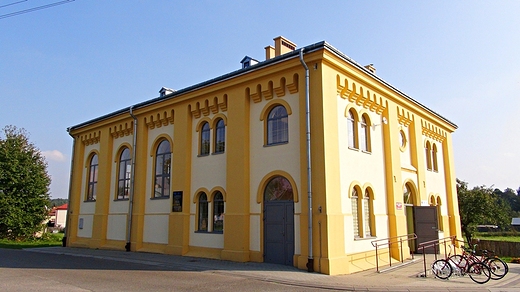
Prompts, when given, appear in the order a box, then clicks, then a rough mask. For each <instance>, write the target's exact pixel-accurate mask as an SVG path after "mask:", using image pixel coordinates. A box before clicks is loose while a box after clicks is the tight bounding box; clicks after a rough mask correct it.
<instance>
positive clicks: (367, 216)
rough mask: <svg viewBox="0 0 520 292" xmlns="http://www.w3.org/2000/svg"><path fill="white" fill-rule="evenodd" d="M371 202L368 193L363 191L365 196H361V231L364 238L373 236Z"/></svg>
mask: <svg viewBox="0 0 520 292" xmlns="http://www.w3.org/2000/svg"><path fill="white" fill-rule="evenodd" d="M372 208H373V206H372V200H371V199H370V192H369V191H368V190H365V195H364V196H363V221H364V224H363V231H364V234H365V237H372V236H374V230H373V229H374V228H373V227H372V226H373V222H374V218H373V215H374V212H373V210H372Z"/></svg>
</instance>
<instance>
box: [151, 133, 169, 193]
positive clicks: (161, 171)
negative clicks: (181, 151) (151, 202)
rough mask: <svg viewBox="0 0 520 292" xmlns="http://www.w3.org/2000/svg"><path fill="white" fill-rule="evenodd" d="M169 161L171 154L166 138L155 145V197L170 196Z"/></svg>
mask: <svg viewBox="0 0 520 292" xmlns="http://www.w3.org/2000/svg"><path fill="white" fill-rule="evenodd" d="M171 162H172V154H171V147H170V142H168V140H163V141H161V143H159V146H157V150H156V153H155V180H154V181H155V186H154V197H155V198H161V197H162V198H164V197H169V196H170V171H171Z"/></svg>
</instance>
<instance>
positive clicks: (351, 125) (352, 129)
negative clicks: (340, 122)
mask: <svg viewBox="0 0 520 292" xmlns="http://www.w3.org/2000/svg"><path fill="white" fill-rule="evenodd" d="M357 123H358V121H357V117H356V115H355V114H354V112H353V110H352V109H351V110H349V111H348V129H347V130H348V147H349V148H353V149H359V146H358V129H357Z"/></svg>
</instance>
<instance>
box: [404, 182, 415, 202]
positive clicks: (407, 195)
mask: <svg viewBox="0 0 520 292" xmlns="http://www.w3.org/2000/svg"><path fill="white" fill-rule="evenodd" d="M403 203H404V204H405V205H410V206H411V205H413V204H414V199H413V193H412V188H411V187H410V185H409V184H405V185H404V187H403Z"/></svg>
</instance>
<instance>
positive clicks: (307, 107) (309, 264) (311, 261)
mask: <svg viewBox="0 0 520 292" xmlns="http://www.w3.org/2000/svg"><path fill="white" fill-rule="evenodd" d="M300 62H301V63H302V65H303V67H304V68H305V120H306V122H307V125H306V132H307V198H308V205H309V211H308V212H309V222H308V225H309V231H308V234H309V237H308V241H309V258H308V261H307V271H309V272H314V259H313V258H312V181H311V177H312V176H311V116H310V97H309V67H307V64H305V61H303V48H301V49H300Z"/></svg>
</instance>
